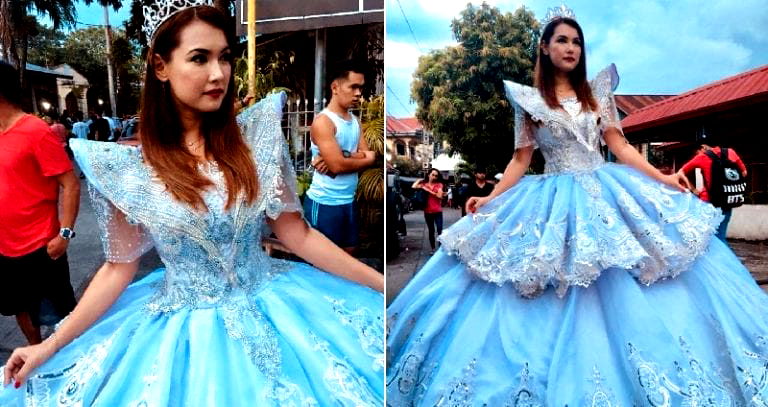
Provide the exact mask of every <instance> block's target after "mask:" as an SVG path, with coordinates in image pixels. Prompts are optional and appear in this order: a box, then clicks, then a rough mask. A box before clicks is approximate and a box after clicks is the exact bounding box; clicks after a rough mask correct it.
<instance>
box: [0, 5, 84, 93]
mask: <svg viewBox="0 0 768 407" xmlns="http://www.w3.org/2000/svg"><path fill="white" fill-rule="evenodd" d="M33 11H34V12H35V14H37V15H38V16H47V17H48V18H50V19H51V21H52V22H53V28H54V29H58V28H60V27H63V26H67V27H72V26H73V25H74V24H75V15H76V14H75V13H76V12H75V3H74V2H73V0H0V48H2V50H3V54H4V56H5V58H6V59H7V60H9V61H10V62H11V63H12V64H14V65H15V66H16V68H17V69H18V71H19V81H20V82H21V83H22V85H23V84H24V69H23V67H25V66H26V64H27V44H28V43H29V36H30V35H34V33H35V30H36V29H37V21H36V20H35V18H34V17H33V16H29V15H28V14H30V13H32V12H33Z"/></svg>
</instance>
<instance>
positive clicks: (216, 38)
mask: <svg viewBox="0 0 768 407" xmlns="http://www.w3.org/2000/svg"><path fill="white" fill-rule="evenodd" d="M231 59H232V52H231V51H230V49H229V44H228V43H227V38H226V36H225V35H224V32H223V31H221V30H220V29H218V28H216V27H214V26H212V25H210V24H208V23H205V22H202V21H200V20H195V21H193V22H191V23H190V24H189V25H187V26H186V27H184V28H183V29H182V30H181V32H180V33H179V46H178V47H176V48H175V49H174V50H173V51H171V55H170V60H169V61H163V60H162V58H160V57H159V56H157V55H156V56H155V74H156V75H157V78H158V79H160V80H161V81H167V82H168V83H169V84H170V87H171V94H172V95H173V99H174V101H175V102H176V105H177V107H179V108H180V110H187V111H190V110H191V111H193V112H199V113H205V112H214V111H216V110H219V108H220V107H221V103H222V101H223V100H224V95H225V92H226V91H227V85H228V84H229V78H230V75H231V74H232V63H231Z"/></svg>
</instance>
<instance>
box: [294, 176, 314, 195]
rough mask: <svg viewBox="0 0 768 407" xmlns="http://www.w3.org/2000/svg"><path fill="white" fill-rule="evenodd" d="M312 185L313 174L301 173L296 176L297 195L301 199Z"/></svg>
mask: <svg viewBox="0 0 768 407" xmlns="http://www.w3.org/2000/svg"><path fill="white" fill-rule="evenodd" d="M311 184H312V174H311V173H309V172H299V173H298V174H297V175H296V189H297V190H296V194H297V195H298V196H300V197H304V194H305V193H307V190H308V189H309V186H310V185H311Z"/></svg>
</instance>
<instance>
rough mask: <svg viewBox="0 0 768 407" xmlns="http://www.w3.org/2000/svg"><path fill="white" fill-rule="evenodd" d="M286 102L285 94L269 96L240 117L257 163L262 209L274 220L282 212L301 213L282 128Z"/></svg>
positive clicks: (238, 119)
mask: <svg viewBox="0 0 768 407" xmlns="http://www.w3.org/2000/svg"><path fill="white" fill-rule="evenodd" d="M285 100H286V95H285V93H283V92H280V93H273V94H270V95H268V96H267V97H265V98H264V99H262V100H261V101H259V102H258V103H256V104H254V105H253V106H251V107H249V108H247V109H245V110H244V111H243V112H241V113H240V114H239V115H238V117H237V122H238V124H239V125H240V129H241V131H242V133H243V136H244V137H245V139H246V141H247V143H248V145H249V147H250V148H251V152H252V154H253V158H254V161H255V162H256V168H257V171H258V175H259V205H261V207H260V208H259V209H260V210H264V211H265V212H266V214H267V216H268V217H270V218H272V219H277V218H278V217H279V216H280V214H281V213H283V212H302V209H301V201H300V200H299V197H298V195H297V193H296V189H297V188H296V171H295V169H294V167H293V163H292V161H291V158H290V155H289V154H288V145H287V143H286V141H285V136H283V131H282V127H281V120H282V113H283V105H284V104H285Z"/></svg>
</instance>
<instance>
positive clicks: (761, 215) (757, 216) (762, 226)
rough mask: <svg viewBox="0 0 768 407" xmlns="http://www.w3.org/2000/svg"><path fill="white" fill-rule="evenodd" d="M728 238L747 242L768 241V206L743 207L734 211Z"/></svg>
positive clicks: (729, 225)
mask: <svg viewBox="0 0 768 407" xmlns="http://www.w3.org/2000/svg"><path fill="white" fill-rule="evenodd" d="M728 237H730V238H735V239H746V240H766V239H768V205H743V206H740V207H738V208H735V209H734V210H733V217H731V223H729V224H728Z"/></svg>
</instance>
